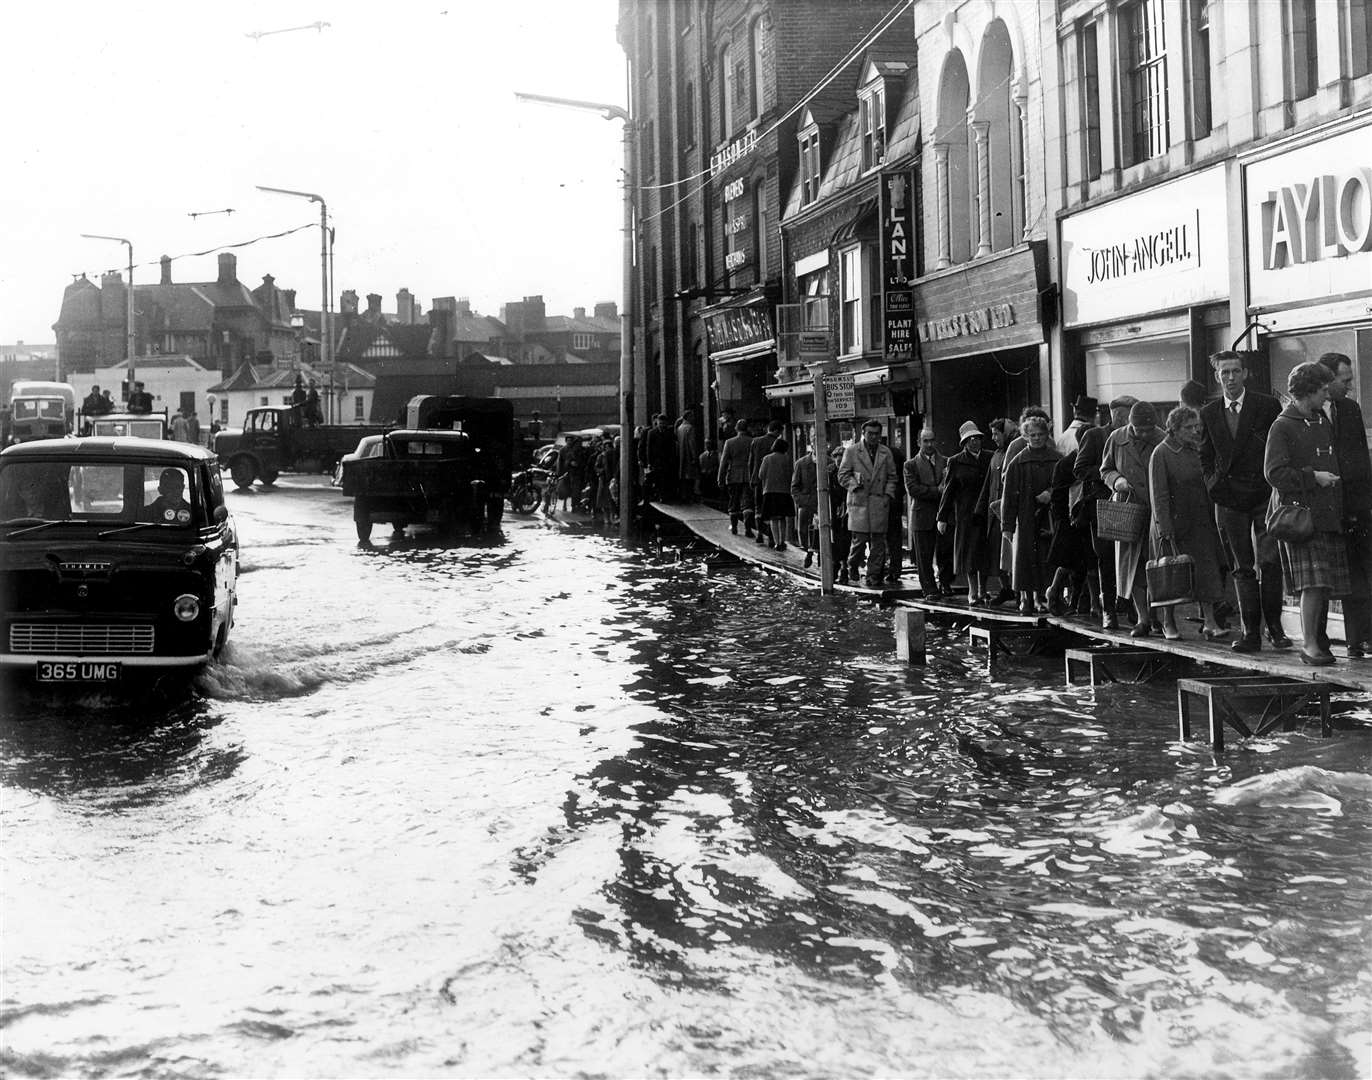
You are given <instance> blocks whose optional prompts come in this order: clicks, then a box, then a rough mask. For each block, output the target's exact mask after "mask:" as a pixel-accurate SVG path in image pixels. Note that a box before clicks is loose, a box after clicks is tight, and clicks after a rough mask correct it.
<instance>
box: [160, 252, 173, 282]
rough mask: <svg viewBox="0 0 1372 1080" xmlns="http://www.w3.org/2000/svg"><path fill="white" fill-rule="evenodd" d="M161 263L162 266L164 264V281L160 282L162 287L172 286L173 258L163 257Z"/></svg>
mask: <svg viewBox="0 0 1372 1080" xmlns="http://www.w3.org/2000/svg"><path fill="white" fill-rule="evenodd" d="M159 261H160V262H161V264H162V280H161V281H160V282H159V284H161V285H170V284H171V283H172V279H171V256H170V255H163V256H162V258H161V259H160V260H159Z"/></svg>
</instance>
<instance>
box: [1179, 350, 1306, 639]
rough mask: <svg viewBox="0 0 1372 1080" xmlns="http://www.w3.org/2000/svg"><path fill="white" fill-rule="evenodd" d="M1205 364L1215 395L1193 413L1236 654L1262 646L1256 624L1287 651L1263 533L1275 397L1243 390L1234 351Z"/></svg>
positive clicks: (1275, 571)
mask: <svg viewBox="0 0 1372 1080" xmlns="http://www.w3.org/2000/svg"><path fill="white" fill-rule="evenodd" d="M1210 367H1211V369H1212V370H1213V371H1214V372H1215V381H1216V382H1218V383H1219V384H1220V390H1221V391H1222V394H1221V396H1220V397H1218V398H1216V399H1215V400H1214V401H1211V402H1208V403H1207V404H1206V405H1205V406H1204V407H1203V408H1202V409H1201V411H1200V415H1201V422H1202V424H1203V426H1204V430H1203V432H1202V436H1201V451H1200V452H1201V469H1202V471H1203V472H1204V474H1205V483H1206V486H1207V487H1208V488H1209V489H1210V497H1211V499H1213V500H1214V502H1215V520H1216V524H1217V525H1218V526H1219V530H1220V536H1221V538H1222V539H1223V540H1224V545H1225V548H1226V549H1227V550H1228V553H1229V565H1230V566H1231V567H1233V571H1234V573H1233V578H1234V594H1235V597H1236V599H1237V600H1238V605H1239V618H1240V619H1241V620H1242V622H1243V636H1242V637H1240V638H1239V640H1238V641H1236V642H1234V645H1233V648H1234V651H1235V652H1240V653H1251V652H1257V651H1258V650H1259V649H1260V648H1262V625H1263V623H1266V624H1267V639H1268V641H1270V642H1271V643H1272V647H1273V648H1276V649H1289V648H1290V647H1291V639H1290V638H1288V637H1287V636H1286V634H1285V633H1284V632H1283V631H1282V628H1281V609H1282V580H1281V560H1280V555H1279V554H1278V552H1277V545H1276V543H1275V542H1273V541H1272V539H1271V538H1270V537H1269V536H1268V535H1267V524H1266V519H1267V500H1268V498H1269V497H1270V496H1271V494H1272V489H1271V487H1270V486H1269V485H1268V483H1267V480H1266V478H1265V476H1264V475H1263V457H1264V455H1265V454H1266V451H1267V430H1268V428H1270V427H1271V426H1272V421H1273V420H1275V419H1276V418H1277V416H1278V415H1279V414H1280V413H1281V405H1280V404H1279V403H1278V401H1277V399H1276V398H1274V397H1271V396H1269V395H1267V394H1260V393H1258V392H1257V391H1256V390H1248V389H1245V386H1244V384H1245V383H1246V382H1247V380H1248V371H1247V369H1246V368H1245V367H1244V366H1243V357H1241V356H1240V355H1239V354H1238V353H1236V352H1230V351H1225V352H1217V353H1215V354H1214V355H1213V356H1212V357H1210Z"/></svg>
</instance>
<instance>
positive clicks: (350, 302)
mask: <svg viewBox="0 0 1372 1080" xmlns="http://www.w3.org/2000/svg"><path fill="white" fill-rule="evenodd" d="M338 312H339V314H340V315H356V314H357V290H356V289H344V290H343V292H342V293H341V294H339V297H338Z"/></svg>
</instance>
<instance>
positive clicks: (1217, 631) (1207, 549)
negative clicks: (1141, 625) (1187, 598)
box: [1148, 405, 1229, 641]
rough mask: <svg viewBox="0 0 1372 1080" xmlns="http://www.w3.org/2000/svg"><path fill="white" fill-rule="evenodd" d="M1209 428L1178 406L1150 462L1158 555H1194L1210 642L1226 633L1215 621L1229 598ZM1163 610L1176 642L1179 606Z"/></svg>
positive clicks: (1166, 630)
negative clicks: (1207, 465) (1205, 444)
mask: <svg viewBox="0 0 1372 1080" xmlns="http://www.w3.org/2000/svg"><path fill="white" fill-rule="evenodd" d="M1204 430H1205V428H1204V425H1203V424H1202V423H1201V418H1200V412H1199V410H1197V409H1193V408H1192V407H1191V406H1190V405H1178V406H1177V407H1176V408H1175V409H1173V410H1172V411H1171V412H1170V413H1168V414H1167V437H1166V438H1164V439H1163V440H1162V442H1161V443H1159V444H1158V448H1157V449H1156V450H1154V451H1153V456H1152V458H1150V459H1149V463H1148V489H1149V492H1150V493H1151V495H1152V504H1153V551H1154V554H1155V555H1174V554H1175V555H1190V556H1191V560H1192V562H1191V584H1192V588H1193V593H1194V596H1195V599H1196V600H1197V601H1198V602H1199V603H1200V609H1201V619H1202V621H1203V622H1204V623H1205V626H1204V627H1203V628H1202V630H1201V635H1202V636H1203V637H1204V638H1206V640H1208V641H1216V640H1218V639H1219V638H1222V637H1225V636H1226V635H1227V634H1228V633H1229V631H1227V630H1224V629H1221V627H1220V624H1219V622H1218V621H1217V620H1216V619H1215V605H1216V604H1217V603H1219V601H1221V600H1223V599H1224V578H1223V571H1222V570H1221V568H1220V534H1219V530H1218V529H1217V528H1216V527H1215V504H1214V503H1213V502H1211V501H1210V492H1209V490H1208V489H1207V488H1206V486H1205V477H1204V475H1203V473H1202V470H1201V458H1200V444H1201V434H1202V432H1203V431H1204ZM1158 610H1159V611H1160V612H1161V613H1162V633H1163V636H1164V637H1166V638H1168V639H1169V640H1171V641H1175V640H1177V639H1178V638H1179V637H1181V630H1180V629H1179V628H1178V627H1177V616H1176V608H1175V607H1174V606H1172V605H1167V606H1164V607H1162V608H1159V609H1158Z"/></svg>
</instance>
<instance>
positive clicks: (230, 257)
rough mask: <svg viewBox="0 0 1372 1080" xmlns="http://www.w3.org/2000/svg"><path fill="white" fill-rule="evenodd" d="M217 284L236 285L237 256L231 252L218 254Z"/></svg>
mask: <svg viewBox="0 0 1372 1080" xmlns="http://www.w3.org/2000/svg"><path fill="white" fill-rule="evenodd" d="M219 284H220V285H237V284H238V256H237V255H235V254H233V252H231V251H221V252H220V253H219Z"/></svg>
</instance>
